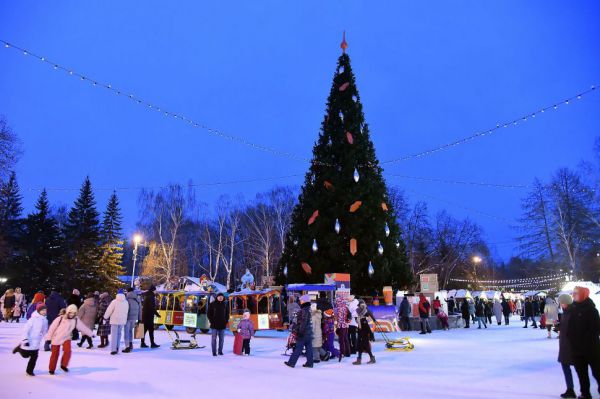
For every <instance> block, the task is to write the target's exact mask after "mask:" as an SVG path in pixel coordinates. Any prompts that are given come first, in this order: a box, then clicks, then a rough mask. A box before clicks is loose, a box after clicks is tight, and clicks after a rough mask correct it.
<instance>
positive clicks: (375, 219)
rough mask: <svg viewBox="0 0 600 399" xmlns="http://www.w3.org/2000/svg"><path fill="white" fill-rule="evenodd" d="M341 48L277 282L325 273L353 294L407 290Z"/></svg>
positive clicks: (389, 210) (400, 246) (401, 251)
mask: <svg viewBox="0 0 600 399" xmlns="http://www.w3.org/2000/svg"><path fill="white" fill-rule="evenodd" d="M341 47H342V55H341V56H340V57H339V60H338V64H337V68H336V72H335V75H334V78H333V85H332V87H331V91H330V94H329V99H328V102H327V113H326V115H325V118H324V121H323V123H322V125H321V132H320V134H319V138H318V140H317V142H316V144H315V146H314V148H313V159H312V163H311V166H310V169H309V170H308V172H307V174H306V177H305V181H304V185H303V187H302V190H301V194H300V196H299V201H298V205H297V206H296V208H295V209H294V212H293V214H292V224H291V228H290V232H289V234H288V236H287V238H286V244H285V249H284V252H283V255H282V257H281V260H280V262H279V265H278V275H277V280H278V282H279V283H280V284H283V283H300V282H304V283H309V282H313V283H322V282H323V280H324V274H325V273H350V274H351V279H352V281H351V285H352V291H353V292H355V293H358V294H364V295H370V294H373V293H374V292H375V291H381V288H382V287H383V286H384V285H391V286H393V287H394V288H400V287H403V286H406V285H407V284H409V283H410V282H411V279H412V276H411V274H410V271H409V270H410V269H409V267H408V262H407V259H406V253H405V247H404V243H403V242H402V240H401V238H400V227H399V226H398V223H397V219H396V214H395V211H394V209H393V207H392V205H391V204H390V201H389V199H388V192H387V188H386V185H385V181H384V180H383V177H382V168H381V167H380V166H379V161H378V160H377V158H376V156H375V149H374V148H373V143H372V142H371V139H370V136H369V126H368V125H367V124H366V122H365V119H364V115H363V112H362V105H361V102H360V96H359V94H358V90H357V87H356V82H355V79H354V74H353V73H352V68H351V66H350V57H349V56H348V54H346V48H347V44H346V40H345V38H344V40H343V42H342V45H341Z"/></svg>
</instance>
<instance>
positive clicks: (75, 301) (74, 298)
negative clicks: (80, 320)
mask: <svg viewBox="0 0 600 399" xmlns="http://www.w3.org/2000/svg"><path fill="white" fill-rule="evenodd" d="M67 305H75V306H77V308H78V309H79V307H80V306H81V297H80V296H79V295H75V294H71V296H70V297H69V299H67Z"/></svg>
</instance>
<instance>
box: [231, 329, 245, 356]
mask: <svg viewBox="0 0 600 399" xmlns="http://www.w3.org/2000/svg"><path fill="white" fill-rule="evenodd" d="M234 335H235V338H234V339H233V353H234V354H236V355H240V356H242V344H243V343H244V340H243V338H242V336H241V335H240V334H239V333H235V334H234Z"/></svg>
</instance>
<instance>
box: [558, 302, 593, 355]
mask: <svg viewBox="0 0 600 399" xmlns="http://www.w3.org/2000/svg"><path fill="white" fill-rule="evenodd" d="M568 331H569V332H568V334H567V336H568V338H569V342H570V343H571V354H572V355H573V360H574V361H577V360H578V359H585V360H587V361H598V360H600V338H599V337H598V335H599V334H600V316H599V315H598V310H597V309H596V306H595V305H594V302H593V301H592V300H591V299H590V298H587V299H585V300H584V301H583V302H579V303H577V302H576V303H574V304H573V305H572V307H571V320H570V321H569V327H568ZM561 335H562V332H561Z"/></svg>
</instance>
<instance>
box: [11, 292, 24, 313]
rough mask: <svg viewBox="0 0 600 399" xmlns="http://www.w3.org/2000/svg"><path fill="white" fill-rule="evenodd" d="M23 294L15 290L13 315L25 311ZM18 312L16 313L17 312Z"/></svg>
mask: <svg viewBox="0 0 600 399" xmlns="http://www.w3.org/2000/svg"><path fill="white" fill-rule="evenodd" d="M25 305H26V303H25V295H23V293H21V292H15V314H14V315H15V316H20V315H21V314H22V313H23V312H25ZM17 312H18V314H17Z"/></svg>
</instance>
